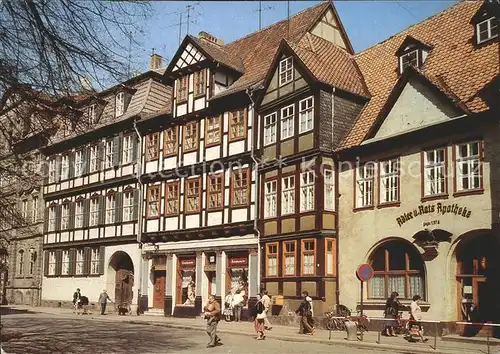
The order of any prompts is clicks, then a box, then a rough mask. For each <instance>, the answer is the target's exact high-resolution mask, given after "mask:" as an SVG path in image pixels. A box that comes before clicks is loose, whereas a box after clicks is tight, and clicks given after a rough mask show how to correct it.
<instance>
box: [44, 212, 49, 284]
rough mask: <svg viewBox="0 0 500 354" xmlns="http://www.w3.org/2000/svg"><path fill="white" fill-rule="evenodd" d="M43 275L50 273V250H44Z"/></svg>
mask: <svg viewBox="0 0 500 354" xmlns="http://www.w3.org/2000/svg"><path fill="white" fill-rule="evenodd" d="M45 224H47V220H45ZM43 275H45V276H47V275H49V251H45V252H44V258H43Z"/></svg>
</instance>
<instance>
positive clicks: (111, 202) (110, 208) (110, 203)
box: [106, 194, 116, 224]
mask: <svg viewBox="0 0 500 354" xmlns="http://www.w3.org/2000/svg"><path fill="white" fill-rule="evenodd" d="M115 209H116V197H115V195H114V194H109V195H108V196H107V197H106V224H112V223H114V222H115Z"/></svg>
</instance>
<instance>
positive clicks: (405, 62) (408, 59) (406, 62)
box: [399, 49, 419, 73]
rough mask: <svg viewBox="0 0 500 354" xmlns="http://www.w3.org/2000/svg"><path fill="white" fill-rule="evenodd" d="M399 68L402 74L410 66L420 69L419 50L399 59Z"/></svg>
mask: <svg viewBox="0 0 500 354" xmlns="http://www.w3.org/2000/svg"><path fill="white" fill-rule="evenodd" d="M399 60H400V62H399V67H400V71H401V73H402V72H403V71H405V69H406V68H407V67H409V66H412V67H414V68H418V66H419V63H418V49H415V50H412V51H411V52H408V53H405V54H403V55H401V56H400V57H399Z"/></svg>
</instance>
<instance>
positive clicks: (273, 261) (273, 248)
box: [266, 243, 278, 277]
mask: <svg viewBox="0 0 500 354" xmlns="http://www.w3.org/2000/svg"><path fill="white" fill-rule="evenodd" d="M266 265H267V266H266V276H268V277H276V276H278V244H277V243H268V244H267V250H266Z"/></svg>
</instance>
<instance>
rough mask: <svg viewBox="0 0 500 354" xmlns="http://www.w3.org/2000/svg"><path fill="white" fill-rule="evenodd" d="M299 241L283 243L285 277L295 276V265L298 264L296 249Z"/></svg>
mask: <svg viewBox="0 0 500 354" xmlns="http://www.w3.org/2000/svg"><path fill="white" fill-rule="evenodd" d="M296 245H297V241H285V242H283V260H284V262H285V265H284V272H283V273H284V275H285V276H294V275H295V263H296V260H295V258H296V255H297V254H296V250H295V247H296Z"/></svg>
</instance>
